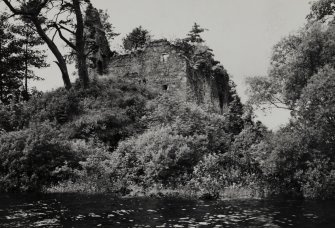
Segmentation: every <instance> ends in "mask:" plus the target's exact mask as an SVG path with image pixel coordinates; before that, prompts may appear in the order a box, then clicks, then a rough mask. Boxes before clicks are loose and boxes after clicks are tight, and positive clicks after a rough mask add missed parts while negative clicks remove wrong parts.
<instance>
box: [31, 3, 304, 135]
mask: <svg viewBox="0 0 335 228" xmlns="http://www.w3.org/2000/svg"><path fill="white" fill-rule="evenodd" d="M91 1H92V3H93V5H94V6H96V7H97V8H100V9H104V10H108V12H109V15H110V21H111V22H112V24H113V25H114V27H115V30H116V32H118V33H121V35H120V37H119V38H118V39H116V40H115V42H114V43H113V45H112V46H113V47H118V46H119V45H120V40H121V38H122V37H124V36H125V34H127V33H129V32H130V31H131V30H132V29H133V28H134V27H137V26H139V25H142V27H144V28H145V29H147V30H149V31H150V33H151V34H152V35H153V36H154V38H157V39H158V38H167V39H175V38H183V37H185V35H186V34H187V33H188V31H189V30H190V29H191V27H192V25H193V23H194V22H197V23H198V24H200V25H201V26H202V27H204V28H207V29H208V31H206V32H205V33H204V34H203V38H204V39H205V40H206V43H207V45H208V46H209V47H210V48H212V49H213V50H214V54H215V57H216V59H217V60H219V61H220V62H221V63H222V64H223V65H224V67H225V68H226V69H227V71H228V73H229V74H231V75H232V79H233V80H234V81H235V83H236V84H237V89H238V92H239V95H240V96H241V97H242V100H244V101H245V100H246V95H245V88H246V86H245V84H244V80H245V78H246V77H248V76H255V75H266V73H267V70H268V66H269V58H270V55H271V49H272V46H273V45H274V44H276V43H277V42H278V41H279V40H280V39H281V38H282V37H283V36H286V35H288V34H289V33H292V32H294V31H296V30H298V29H299V28H301V27H302V26H303V24H304V23H305V17H306V15H307V14H308V12H309V8H310V4H309V2H310V0H91ZM52 66H53V67H52V68H49V69H45V70H43V71H41V72H40V73H41V76H44V77H45V78H46V80H45V81H44V82H41V83H37V84H36V85H37V86H38V88H39V89H43V90H49V89H51V88H55V87H59V86H62V81H61V77H60V76H59V72H58V69H57V68H56V66H55V65H54V64H52ZM258 113H259V112H258ZM260 118H261V120H262V121H263V122H264V123H265V124H266V125H267V126H268V127H270V128H272V129H276V128H278V126H279V125H280V124H282V123H285V122H286V121H287V119H288V113H285V112H282V111H278V110H275V111H273V112H271V113H268V114H267V115H266V116H264V115H263V116H261V117H260Z"/></svg>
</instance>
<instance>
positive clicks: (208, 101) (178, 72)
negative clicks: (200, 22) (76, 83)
mask: <svg viewBox="0 0 335 228" xmlns="http://www.w3.org/2000/svg"><path fill="white" fill-rule="evenodd" d="M187 66H188V65H187V62H186V59H185V58H184V57H183V55H182V52H181V51H179V50H178V49H177V48H176V47H175V46H174V45H173V44H171V43H170V42H168V41H166V40H156V41H153V42H151V43H150V44H148V45H147V46H146V47H144V48H143V49H140V50H137V51H135V52H132V53H129V54H125V55H119V56H116V57H113V58H112V59H111V62H110V64H109V73H110V74H111V75H113V76H114V77H122V78H125V79H128V80H132V81H134V83H139V84H146V85H148V86H153V87H155V88H157V89H159V90H161V91H162V92H164V91H169V92H178V94H182V95H183V96H185V97H184V98H185V99H186V100H188V101H192V102H196V103H197V104H199V105H204V106H206V107H209V108H212V109H214V110H215V111H216V112H218V113H222V111H223V106H222V104H221V103H222V95H220V93H219V92H218V89H217V86H216V85H214V84H215V83H216V82H215V81H214V80H206V79H205V78H204V77H203V76H202V75H201V74H199V72H196V71H194V70H193V69H191V68H190V67H187ZM213 76H214V75H213ZM213 78H215V77H213ZM221 92H222V91H221Z"/></svg>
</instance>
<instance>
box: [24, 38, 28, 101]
mask: <svg viewBox="0 0 335 228" xmlns="http://www.w3.org/2000/svg"><path fill="white" fill-rule="evenodd" d="M28 45H29V35H28V32H27V33H26V50H25V52H26V53H25V72H24V99H25V100H28Z"/></svg>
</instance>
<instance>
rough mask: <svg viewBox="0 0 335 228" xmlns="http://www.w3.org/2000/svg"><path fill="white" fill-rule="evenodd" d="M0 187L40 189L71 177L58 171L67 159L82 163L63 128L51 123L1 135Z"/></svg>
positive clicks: (71, 163)
mask: <svg viewBox="0 0 335 228" xmlns="http://www.w3.org/2000/svg"><path fill="white" fill-rule="evenodd" d="M0 161H1V164H0V189H1V190H3V191H38V190H41V189H42V188H43V187H44V186H48V185H50V184H53V183H56V182H57V181H59V180H62V179H65V178H67V177H68V175H69V173H65V172H58V173H55V172H54V171H55V170H56V169H57V168H58V167H61V166H63V165H64V164H65V163H67V164H68V166H70V167H75V166H77V165H78V159H76V158H75V156H74V153H73V152H72V151H71V147H70V145H69V144H68V143H67V142H66V140H65V139H64V138H62V135H61V134H60V131H59V130H57V129H55V128H53V127H52V126H51V125H49V124H42V125H41V126H35V127H32V128H30V129H27V130H21V131H16V132H10V133H5V134H3V135H1V136H0Z"/></svg>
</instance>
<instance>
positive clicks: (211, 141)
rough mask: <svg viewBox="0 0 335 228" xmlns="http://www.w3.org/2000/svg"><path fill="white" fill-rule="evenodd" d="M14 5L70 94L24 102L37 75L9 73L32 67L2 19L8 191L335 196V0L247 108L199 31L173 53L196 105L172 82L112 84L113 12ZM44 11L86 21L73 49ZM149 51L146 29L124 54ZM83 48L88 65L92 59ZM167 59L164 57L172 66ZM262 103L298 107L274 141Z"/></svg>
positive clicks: (0, 143)
mask: <svg viewBox="0 0 335 228" xmlns="http://www.w3.org/2000/svg"><path fill="white" fill-rule="evenodd" d="M13 2H14V1H6V0H4V3H6V5H7V6H9V9H10V10H11V11H12V12H13V13H14V16H15V15H16V16H17V15H19V16H21V17H19V18H17V19H16V20H22V18H23V19H24V20H23V21H22V22H24V23H28V25H31V26H35V27H34V28H33V30H32V31H35V30H36V29H37V31H38V34H39V35H40V36H41V37H42V39H43V40H44V41H45V42H46V43H48V46H49V47H50V46H51V47H53V52H54V53H56V55H57V56H58V58H57V59H58V61H59V62H58V64H59V66H60V69H61V71H62V73H61V74H60V75H62V77H63V79H65V80H64V83H65V88H59V89H56V90H53V91H50V92H45V93H42V92H39V91H36V90H28V89H27V88H25V89H24V93H22V91H21V90H20V89H22V87H21V86H22V83H23V82H25V83H26V82H27V80H28V79H31V78H35V76H34V75H33V74H31V75H30V77H29V75H28V72H29V70H28V67H29V64H28V63H27V64H26V68H25V69H23V68H14V66H17V65H18V64H16V63H17V62H22V61H23V60H22V58H18V57H19V56H20V55H22V54H23V52H22V50H23V49H22V43H24V42H23V41H22V39H20V42H14V43H13V42H12V40H13V39H14V38H15V37H16V36H19V35H17V33H15V31H17V29H18V28H17V27H15V23H14V24H10V21H8V20H14V19H15V18H14V19H13V18H12V17H9V19H8V18H7V16H6V15H7V14H3V15H2V16H1V17H0V29H1V30H0V38H1V39H0V47H5V51H3V50H4V48H2V49H1V50H0V55H1V56H0V65H1V66H8V67H0V71H1V72H0V73H1V74H0V75H2V76H3V77H2V78H1V80H0V82H1V83H0V101H1V102H0V191H1V192H49V193H56V192H58V193H61V192H63V193H65V192H67V193H68V192H80V193H87V194H93V193H111V194H117V195H119V196H125V197H131V196H155V197H163V196H165V197H169V196H178V197H194V198H201V199H246V198H248V199H250V198H271V197H277V196H284V197H287V198H299V199H334V198H335V77H334V75H335V52H334V50H335V42H334V40H335V23H334V22H335V19H334V15H335V8H334V7H333V5H334V1H333V0H319V1H317V2H315V3H313V4H312V8H311V14H310V15H309V16H308V18H307V23H306V25H305V26H304V27H303V28H301V29H300V30H299V31H298V32H296V33H295V34H291V35H289V36H287V37H284V38H283V39H282V40H281V41H280V42H279V43H278V44H277V45H275V46H274V48H273V52H272V56H271V64H270V66H269V74H268V75H267V77H252V78H249V79H248V94H249V100H248V102H247V103H246V104H242V102H241V100H240V97H239V96H238V94H237V92H236V89H235V87H236V86H235V84H234V82H233V81H232V80H231V79H230V77H229V75H228V73H227V71H226V70H225V68H224V67H223V66H222V65H221V64H220V62H219V61H217V60H215V58H214V54H213V50H211V49H210V48H209V47H207V46H206V45H205V43H204V40H203V39H202V38H201V36H200V34H201V33H202V32H204V31H205V29H203V28H201V27H200V26H199V25H198V24H196V23H195V24H194V26H193V27H192V30H191V31H190V32H189V34H187V37H186V38H184V39H179V40H176V41H175V43H174V46H175V47H178V48H179V49H180V50H179V51H180V53H179V52H178V55H181V56H183V58H185V59H186V60H187V61H186V66H185V68H186V70H185V71H187V73H188V74H187V77H189V78H186V82H188V83H189V84H190V88H191V89H193V90H194V91H195V92H196V93H197V95H199V96H196V97H195V98H194V99H193V100H190V99H189V98H188V97H187V96H186V95H185V94H183V91H179V90H177V91H173V90H172V89H171V90H169V89H168V85H163V88H161V87H160V88H158V87H157V86H153V85H152V84H150V83H146V81H143V80H142V81H141V82H134V80H131V79H126V77H125V78H122V77H114V76H112V75H108V58H107V57H108V56H107V55H111V56H114V55H116V56H117V55H118V53H116V52H112V51H111V50H110V49H109V47H108V41H107V38H108V37H109V38H111V39H112V38H113V37H114V36H116V35H117V34H116V33H113V27H112V25H111V24H110V23H108V22H107V19H108V15H106V14H104V13H103V12H102V11H98V10H97V9H95V8H94V7H93V6H92V4H91V3H90V1H85V4H86V3H87V11H86V12H85V13H84V14H83V12H81V9H82V8H84V7H80V6H81V5H80V4H81V3H82V4H84V3H83V2H82V1H79V0H73V1H69V2H70V3H71V4H70V3H66V4H65V5H59V6H54V5H52V3H50V1H43V2H42V3H43V4H42V3H41V1H28V2H27V3H26V1H24V2H25V3H24V4H23V5H21V6H20V7H19V6H12V5H11V4H12V3H13ZM49 3H50V4H49ZM63 3H64V2H60V4H63ZM17 4H19V3H17ZM48 4H49V5H48ZM48 6H49V7H54V8H53V9H54V10H56V11H57V9H59V10H60V11H59V13H60V14H63V13H69V14H70V15H68V16H69V18H73V21H76V22H77V26H72V27H71V29H74V30H73V31H72V30H70V29H68V30H67V31H70V33H72V34H76V36H75V37H73V36H69V37H68V40H67V41H68V42H67V45H69V46H71V48H72V49H71V50H72V51H71V53H66V54H64V53H63V54H64V55H63V54H62V53H60V50H58V48H57V47H56V46H55V43H53V40H51V39H49V38H48V36H47V34H46V32H47V31H48V29H50V28H49V27H46V28H45V29H44V30H43V29H42V27H41V26H42V25H43V26H44V23H46V22H48V21H47V20H46V18H44V17H43V16H41V12H45V11H48V9H50V8H48ZM85 6H86V5H85ZM15 7H18V8H15ZM42 15H43V14H42ZM83 15H85V17H84V16H83ZM329 16H332V18H329ZM56 18H58V16H57V17H56ZM50 20H51V19H50ZM329 20H330V21H329ZM70 21H71V20H70ZM57 23H60V24H57ZM64 23H65V25H66V23H69V22H67V21H61V22H59V21H56V22H54V23H51V25H52V28H53V29H56V30H57V32H58V33H57V34H61V33H60V29H61V28H62V27H61V26H64ZM49 24H50V23H49ZM70 25H72V24H70ZM75 28H77V29H76V30H75ZM85 29H86V30H85ZM84 31H86V32H84ZM104 31H105V32H104ZM8 34H12V36H8ZM55 34H56V33H55ZM108 34H109V35H108ZM35 35H37V34H35ZM84 35H87V36H88V35H89V39H88V38H87V37H86V38H87V39H86V41H85V39H84V38H85V37H84ZM21 38H22V37H21ZM61 38H64V37H61ZM64 39H65V38H64ZM65 40H66V39H65ZM74 41H76V42H75V45H74V44H73V43H71V42H74ZM1 42H2V43H1ZM25 42H26V43H27V42H28V41H27V40H26V41H25ZM41 42H42V41H41ZM85 42H88V43H85ZM150 42H152V40H151V36H150V34H149V32H148V31H147V30H145V29H143V28H142V27H141V26H140V27H138V28H136V29H134V30H133V31H132V32H131V33H130V34H128V35H127V36H126V37H125V38H124V40H123V43H124V52H129V53H135V52H136V51H139V50H140V52H141V51H143V48H144V47H145V45H147V44H148V43H150ZM15 45H18V46H15ZM20 45H21V46H20ZM38 45H40V42H38ZM13 47H16V48H13ZM20 47H21V48H20ZM83 48H86V49H87V51H88V50H90V51H91V52H89V53H92V55H90V56H85V52H84V51H83ZM90 48H92V50H91V49H90ZM8 53H9V54H8ZM103 53H105V54H103ZM106 53H107V54H106ZM36 54H38V53H36ZM40 54H41V53H40ZM175 54H176V52H175ZM42 56H44V55H42ZM65 56H66V57H67V58H71V59H74V60H75V62H76V63H77V64H76V65H77V68H78V76H79V79H78V80H77V81H76V82H75V83H69V80H68V72H67V62H66V61H65V59H64V58H65ZM111 56H109V57H111ZM21 57H22V56H21ZM35 57H36V56H35ZM35 57H34V58H35ZM168 57H169V56H168V55H167V54H165V55H164V56H162V58H161V60H160V61H161V62H162V63H166V61H167V58H168ZM41 58H42V57H41ZM43 58H44V57H43ZM5 60H6V61H7V62H3V61H5ZM41 61H42V60H41ZM14 63H15V64H14ZM60 63H61V64H60ZM10 66H13V68H10ZM40 66H41V67H42V66H45V63H44V61H42V62H41V64H40ZM24 72H26V74H24ZM96 74H101V75H104V76H101V77H97V76H96ZM93 75H94V76H93ZM109 76H110V77H109ZM128 76H130V77H131V76H134V77H135V76H139V74H129V75H128ZM160 76H162V75H160ZM179 79H180V78H179ZM179 79H178V80H179ZM203 82H206V83H207V84H206V86H204V84H203ZM207 87H210V91H211V94H210V96H212V93H214V92H215V93H216V94H217V95H218V96H217V97H216V98H217V101H218V102H217V103H219V105H220V111H218V109H214V108H213V106H212V105H211V104H212V103H211V102H207V103H206V102H205V101H204V100H205V99H204V97H203V96H202V95H203V94H206V93H203V90H205V88H207ZM194 91H193V92H194ZM184 92H185V91H184ZM207 95H208V94H207ZM210 96H208V97H210ZM211 98H213V97H211ZM206 99H207V98H206ZM262 107H276V108H284V109H287V110H290V112H291V119H290V122H289V123H288V124H287V125H286V126H283V127H282V128H281V129H279V130H278V131H276V132H272V131H270V130H269V129H267V128H266V126H264V125H263V124H262V123H261V122H260V121H257V120H256V119H255V114H254V109H255V108H262Z"/></svg>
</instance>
